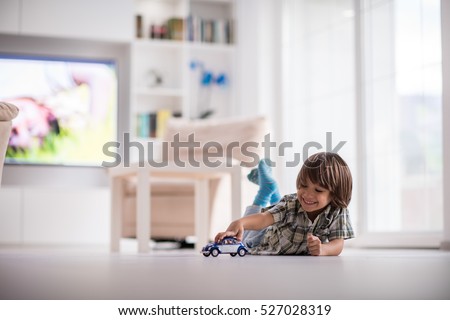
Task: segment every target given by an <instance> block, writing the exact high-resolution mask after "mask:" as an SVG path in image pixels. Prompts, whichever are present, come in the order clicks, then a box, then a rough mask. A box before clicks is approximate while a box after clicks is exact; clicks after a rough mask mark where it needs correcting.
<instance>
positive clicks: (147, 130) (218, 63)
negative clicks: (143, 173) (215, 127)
mask: <svg viewBox="0 0 450 320" xmlns="http://www.w3.org/2000/svg"><path fill="white" fill-rule="evenodd" d="M134 19H135V23H134V25H135V37H136V38H135V40H134V41H133V43H132V46H131V61H132V69H131V90H130V92H131V108H130V118H131V119H130V128H131V133H132V135H133V136H134V137H137V138H143V139H148V138H150V139H151V138H158V137H159V136H160V135H161V134H162V132H163V130H160V129H161V127H163V126H164V123H163V121H164V119H166V118H167V117H168V116H169V117H170V116H182V117H183V118H188V119H196V118H199V117H201V116H202V115H203V116H205V115H206V114H209V116H211V117H226V116H231V115H233V114H235V110H234V109H235V90H236V89H235V78H234V76H235V71H234V70H235V51H236V39H234V33H235V32H234V24H235V2H234V1H233V0H220V1H219V0H215V1H214V0H170V1H169V0H168V1H158V0H135V16H134ZM161 38H162V39H161ZM155 128H156V129H155Z"/></svg>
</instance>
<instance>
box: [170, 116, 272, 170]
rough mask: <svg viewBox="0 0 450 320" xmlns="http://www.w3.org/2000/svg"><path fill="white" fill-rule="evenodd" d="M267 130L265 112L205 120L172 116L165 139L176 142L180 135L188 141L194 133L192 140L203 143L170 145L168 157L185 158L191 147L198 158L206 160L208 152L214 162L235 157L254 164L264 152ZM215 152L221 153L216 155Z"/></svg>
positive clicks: (194, 157)
mask: <svg viewBox="0 0 450 320" xmlns="http://www.w3.org/2000/svg"><path fill="white" fill-rule="evenodd" d="M267 130H268V129H267V120H266V118H265V117H262V116H256V117H236V118H224V119H205V120H185V119H180V118H172V119H170V120H169V121H168V123H167V130H166V132H165V135H164V137H163V141H167V142H173V141H175V139H177V140H178V141H183V142H186V141H189V136H190V135H192V134H193V141H195V143H199V144H200V145H199V147H196V148H191V149H190V150H189V149H188V148H187V147H183V148H179V150H177V151H175V149H174V148H173V147H172V146H170V145H169V148H168V152H167V158H168V159H169V160H174V157H175V156H177V157H178V158H179V159H180V160H181V161H186V160H187V159H188V156H189V151H191V153H193V159H195V160H196V161H199V162H201V161H203V163H205V159H206V158H205V156H206V155H205V153H207V154H208V155H209V156H210V158H209V161H211V162H214V161H216V160H219V159H221V158H222V159H225V158H233V159H236V160H238V161H240V162H241V165H243V166H245V165H247V166H249V167H254V166H256V165H257V160H258V158H259V157H260V156H261V155H262V151H263V150H262V146H261V143H262V142H263V141H264V135H266V134H267V133H268V131H267ZM177 135H178V136H177ZM207 149H209V150H207ZM175 152H177V154H178V155H176V154H175ZM214 154H217V155H219V156H217V157H214V156H213V155H214ZM164 156H166V154H164V152H163V158H164ZM191 158H192V156H191ZM255 160H256V162H255Z"/></svg>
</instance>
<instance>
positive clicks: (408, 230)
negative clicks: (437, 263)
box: [280, 0, 443, 246]
mask: <svg viewBox="0 0 450 320" xmlns="http://www.w3.org/2000/svg"><path fill="white" fill-rule="evenodd" d="M281 23H282V41H281V43H282V45H281V70H282V71H281V80H282V85H281V97H282V112H281V115H282V121H281V122H280V132H281V140H282V141H291V142H293V144H294V146H295V147H294V148H290V149H288V150H287V151H288V152H287V153H286V154H285V156H284V157H283V159H285V160H286V159H287V160H289V159H294V153H299V152H302V153H303V154H301V160H302V161H303V160H304V157H305V156H306V154H305V152H303V151H304V150H303V147H304V146H305V145H309V146H316V148H311V149H310V152H309V153H310V154H311V153H313V152H315V151H320V150H319V148H318V147H317V146H320V145H321V146H322V147H323V149H322V150H325V149H326V145H327V142H326V137H327V132H331V135H332V140H333V141H332V142H331V143H330V141H328V145H329V146H331V147H334V146H336V145H337V144H338V143H339V141H346V143H345V144H344V146H343V147H342V148H341V149H340V150H339V154H341V156H343V158H344V159H345V160H346V161H347V162H348V163H349V165H350V167H351V170H352V173H353V176H354V181H355V185H354V193H353V200H352V204H351V208H350V210H351V212H352V218H353V220H354V224H357V226H358V227H357V229H358V233H359V234H360V235H368V236H369V237H367V239H370V240H369V242H365V244H368V245H370V244H372V245H379V244H381V245H392V246H396V245H397V246H398V245H402V246H403V245H413V246H414V245H415V246H417V245H420V244H421V245H431V246H437V245H438V244H439V243H438V242H439V236H436V235H437V234H438V233H439V232H441V231H442V227H443V226H442V220H443V219H442V218H443V208H442V165H443V164H442V145H441V143H442V125H441V122H442V113H441V112H442V102H441V101H442V86H441V83H442V82H441V47H440V7H439V0H384V1H383V0H366V1H358V0H355V1H353V0H348V1H347V0H340V1H333V0H284V1H283V2H282V12H281ZM328 137H330V134H328ZM310 142H317V143H318V144H315V143H314V144H308V143H310ZM329 151H331V150H329ZM297 172H298V166H296V167H286V168H285V169H283V171H282V189H284V190H292V188H293V186H295V176H296V174H297ZM424 234H426V235H432V237H431V238H430V239H431V240H430V239H428V240H426V241H425V242H424V241H423V238H421V237H422V236H424ZM370 235H375V236H374V237H370ZM403 235H407V236H408V237H407V238H405V237H403V238H402V237H401V236H403ZM399 236H400V237H399ZM362 238H364V237H362ZM381 238H382V241H379V240H380V239H381ZM406 239H407V240H406ZM411 239H413V240H412V241H411ZM427 241H428V242H427Z"/></svg>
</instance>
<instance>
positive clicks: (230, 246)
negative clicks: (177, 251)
mask: <svg viewBox="0 0 450 320" xmlns="http://www.w3.org/2000/svg"><path fill="white" fill-rule="evenodd" d="M201 252H202V253H203V255H204V256H205V257H209V255H212V256H213V257H217V256H218V255H219V254H220V253H229V254H230V256H232V257H234V256H236V255H237V254H238V255H239V256H240V257H243V256H245V255H246V254H247V253H248V250H247V248H246V247H245V245H244V244H243V243H242V242H240V241H238V240H237V239H236V238H234V237H225V238H223V239H222V240H221V241H219V242H211V243H208V244H207V245H206V246H204V247H203V249H202V251H201Z"/></svg>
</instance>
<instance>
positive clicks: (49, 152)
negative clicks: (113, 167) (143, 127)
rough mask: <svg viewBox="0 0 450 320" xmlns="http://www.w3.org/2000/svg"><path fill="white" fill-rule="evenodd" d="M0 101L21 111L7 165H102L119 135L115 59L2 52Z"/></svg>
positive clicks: (0, 59)
mask: <svg viewBox="0 0 450 320" xmlns="http://www.w3.org/2000/svg"><path fill="white" fill-rule="evenodd" d="M0 100H1V101H5V102H9V103H12V104H15V105H16V106H17V107H18V108H19V110H20V112H19V115H18V117H17V118H16V119H14V120H13V123H12V131H11V137H10V140H9V144H8V148H7V152H6V161H5V162H6V163H9V164H43V165H68V166H100V165H101V162H102V161H104V160H107V159H106V157H105V155H104V154H103V145H104V144H105V143H106V142H108V141H115V140H116V139H117V112H118V75H117V66H116V63H115V61H114V60H102V59H87V58H83V59H80V58H67V57H61V56H49V55H45V56H38V55H17V54H0Z"/></svg>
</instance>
